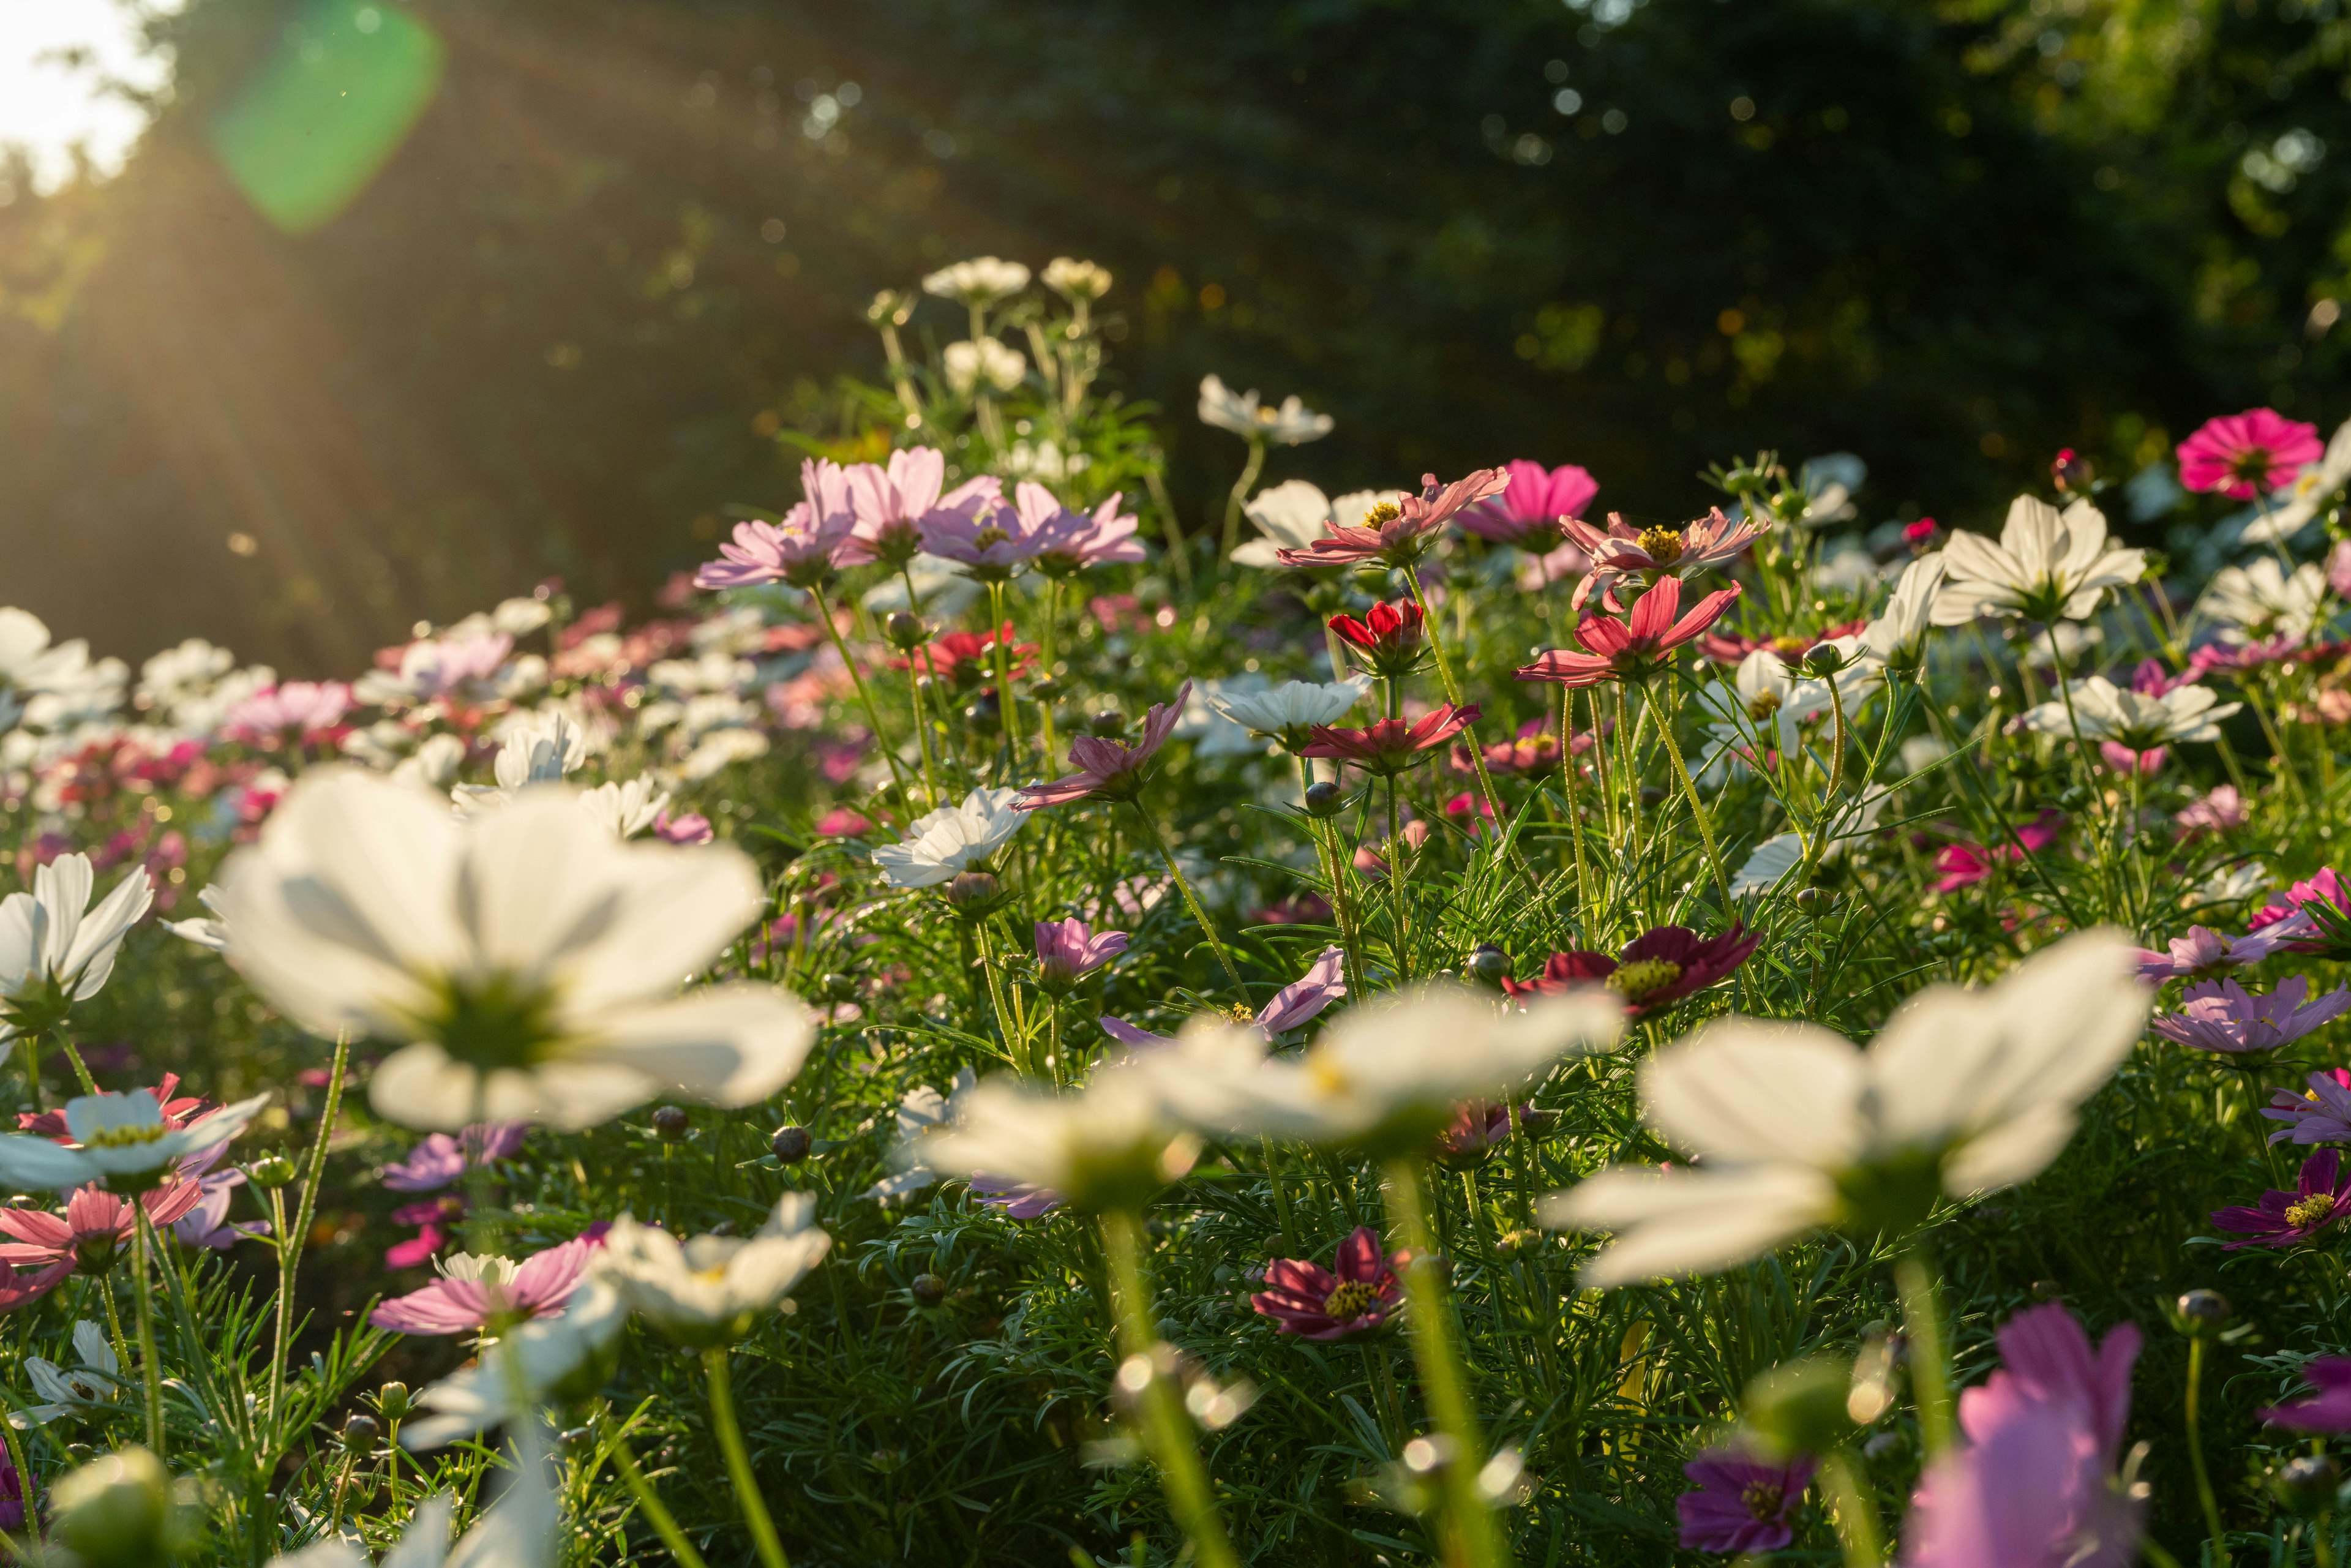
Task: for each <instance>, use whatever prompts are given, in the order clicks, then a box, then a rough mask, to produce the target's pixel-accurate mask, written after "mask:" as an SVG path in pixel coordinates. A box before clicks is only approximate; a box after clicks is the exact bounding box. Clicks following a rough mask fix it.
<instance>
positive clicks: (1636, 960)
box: [1502, 920, 1763, 1019]
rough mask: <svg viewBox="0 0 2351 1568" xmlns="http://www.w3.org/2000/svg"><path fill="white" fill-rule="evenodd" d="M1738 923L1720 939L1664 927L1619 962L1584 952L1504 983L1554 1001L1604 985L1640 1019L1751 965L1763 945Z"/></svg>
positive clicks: (1636, 942)
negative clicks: (1571, 992) (1570, 992)
mask: <svg viewBox="0 0 2351 1568" xmlns="http://www.w3.org/2000/svg"><path fill="white" fill-rule="evenodd" d="M1762 941H1763V937H1762V934H1761V933H1760V932H1757V933H1753V934H1750V933H1749V932H1748V931H1747V929H1746V927H1745V926H1744V925H1741V924H1740V922H1738V921H1736V920H1734V921H1732V922H1731V923H1730V929H1729V930H1728V931H1726V932H1724V933H1723V934H1722V935H1721V936H1699V935H1698V933H1697V932H1695V931H1693V930H1691V929H1690V928H1689V927H1688V926H1687V925H1660V926H1657V927H1656V928H1655V929H1653V930H1650V931H1646V932H1644V933H1643V934H1642V935H1640V936H1635V938H1633V940H1632V941H1631V942H1629V943H1627V944H1626V945H1625V950H1624V951H1623V952H1622V953H1620V954H1618V955H1617V956H1615V957H1613V958H1612V957H1610V956H1608V955H1607V954H1605V953H1591V952H1585V951H1583V950H1581V949H1579V950H1576V951H1573V952H1568V953H1553V954H1552V956H1551V957H1550V959H1549V960H1548V961H1547V962H1546V963H1545V964H1544V965H1543V967H1542V972H1541V974H1539V975H1537V976H1536V977H1534V978H1532V979H1531V980H1508V979H1506V980H1504V981H1503V982H1502V989H1504V990H1505V991H1508V992H1509V993H1510V995H1512V996H1514V997H1517V996H1530V995H1531V996H1555V995H1557V994H1558V993H1559V992H1561V991H1564V990H1568V989H1570V988H1573V987H1576V986H1604V987H1606V988H1608V989H1609V990H1612V991H1614V992H1615V993H1616V994H1617V995H1618V996H1619V997H1621V998H1624V1000H1625V1014H1626V1016H1627V1017H1630V1018H1636V1019H1637V1018H1641V1017H1643V1016H1645V1015H1646V1014H1649V1013H1653V1012H1656V1011H1658V1010H1660V1009H1664V1008H1667V1007H1670V1006H1672V1005H1673V1004H1674V1003H1676V1002H1677V1001H1679V1000H1681V999H1682V998H1684V997H1686V996H1688V995H1689V994H1690V993H1691V992H1692V991H1698V990H1703V989H1704V988H1707V987H1708V986H1710V985H1712V984H1714V983H1715V982H1716V981H1717V980H1719V979H1721V978H1722V977H1725V976H1726V975H1729V974H1730V973H1731V972H1732V971H1733V970H1735V969H1737V968H1738V967H1739V966H1740V965H1741V964H1744V963H1745V962H1747V960H1748V958H1749V956H1750V955H1752V954H1753V953H1754V951H1755V949H1756V948H1757V947H1758V946H1761V945H1762Z"/></svg>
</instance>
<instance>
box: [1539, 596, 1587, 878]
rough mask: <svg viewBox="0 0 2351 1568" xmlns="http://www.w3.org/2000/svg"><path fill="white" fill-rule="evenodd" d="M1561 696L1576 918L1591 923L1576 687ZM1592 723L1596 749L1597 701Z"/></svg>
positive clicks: (1565, 689) (1563, 783) (1564, 782)
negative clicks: (1578, 791)
mask: <svg viewBox="0 0 2351 1568" xmlns="http://www.w3.org/2000/svg"><path fill="white" fill-rule="evenodd" d="M1546 602H1548V601H1546ZM1559 693H1560V696H1559V768H1560V789H1561V792H1562V796H1563V798H1564V799H1565V800H1566V801H1567V841H1568V842H1569V843H1570V844H1572V845H1573V846H1574V849H1575V908H1576V915H1577V918H1579V919H1583V920H1588V919H1590V918H1591V915H1590V911H1591V908H1592V874H1591V873H1590V872H1588V871H1586V870H1585V869H1584V864H1583V810H1582V803H1581V802H1580V801H1579V800H1577V799H1576V789H1577V786H1578V784H1579V783H1580V782H1581V780H1580V779H1578V778H1577V775H1578V774H1580V773H1581V772H1582V771H1583V769H1581V768H1578V767H1576V765H1575V688H1574V687H1573V686H1562V687H1560V689H1559ZM1592 723H1593V731H1594V734H1593V743H1594V745H1595V747H1596V746H1597V743H1598V741H1599V738H1600V737H1599V735H1598V733H1597V731H1598V729H1599V725H1600V713H1599V704H1598V703H1596V702H1595V703H1594V704H1593V715H1592Z"/></svg>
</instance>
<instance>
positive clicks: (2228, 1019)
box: [2141, 969, 2351, 1056]
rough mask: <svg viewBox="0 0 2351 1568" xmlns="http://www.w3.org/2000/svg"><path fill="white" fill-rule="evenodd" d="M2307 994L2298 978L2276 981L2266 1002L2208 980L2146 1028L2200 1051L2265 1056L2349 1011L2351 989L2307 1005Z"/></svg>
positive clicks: (2226, 983)
mask: <svg viewBox="0 0 2351 1568" xmlns="http://www.w3.org/2000/svg"><path fill="white" fill-rule="evenodd" d="M2144 972H2145V971H2144V969H2142V970H2141V973H2142V974H2143V973H2144ZM2309 994H2310V982H2309V981H2308V980H2306V979H2304V977H2302V976H2300V975H2290V976H2288V977H2286V978H2284V979H2283V980H2280V981H2279V982H2278V986H2277V989H2275V990H2273V991H2272V992H2270V993H2269V995H2267V996H2255V995H2253V994H2252V993H2251V992H2249V991H2247V990H2246V989H2245V988H2244V987H2242V986H2241V985H2239V984H2238V983H2237V982H2236V981H2234V980H2206V981H2205V982H2203V983H2202V984H2201V985H2195V986H2190V987H2189V988H2188V994H2187V998H2186V999H2185V1000H2184V1001H2182V1002H2181V1003H2180V1007H2179V1011H2178V1012H2176V1013H2162V1014H2158V1016H2157V1017H2156V1019H2155V1021H2154V1022H2153V1023H2151V1024H2149V1025H2148V1026H2147V1027H2148V1028H2150V1029H2152V1030H2155V1032H2156V1033H2158V1034H2159V1035H2161V1036H2163V1038H2164V1039H2166V1040H2178V1041H2179V1043H2180V1044H2182V1045H2191V1046H2194V1047H2195V1048H2196V1049H2197V1050H2199V1051H2217V1052H2219V1053H2220V1054H2221V1055H2223V1056H2266V1055H2268V1054H2269V1053H2270V1052H2271V1051H2276V1050H2277V1049H2279V1048H2280V1047H2281V1046H2285V1045H2290V1044H2292V1043H2293V1042H2294V1041H2295V1040H2300V1039H2301V1038H2302V1037H2303V1036H2304V1035H2306V1034H2308V1033H2310V1031H2311V1030H2314V1029H2317V1028H2319V1027H2320V1026H2321V1025H2323V1024H2328V1023H2332V1022H2334V1021H2335V1019H2338V1018H2341V1017H2342V1016H2343V1010H2344V1009H2346V1008H2351V987H2346V988H2341V989H2338V990H2332V991H2329V992H2327V993H2326V994H2325V996H2322V997H2319V998H2315V999H2314V1000H2305V999H2304V998H2307V997H2308V996H2309Z"/></svg>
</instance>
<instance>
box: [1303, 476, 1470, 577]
mask: <svg viewBox="0 0 2351 1568" xmlns="http://www.w3.org/2000/svg"><path fill="white" fill-rule="evenodd" d="M1420 484H1421V491H1420V494H1419V495H1417V496H1406V497H1404V498H1403V499H1402V500H1397V501H1382V502H1381V503H1380V504H1379V505H1377V506H1375V507H1373V508H1372V509H1371V510H1370V511H1368V512H1365V513H1364V520H1363V522H1362V523H1361V524H1349V523H1340V522H1333V523H1332V524H1331V525H1330V532H1329V533H1327V534H1325V535H1324V536H1323V537H1322V538H1319V539H1316V540H1315V541H1314V542H1313V543H1312V544H1311V545H1308V546H1307V547H1306V548H1305V549H1280V550H1276V551H1274V552H1273V553H1274V559H1276V560H1279V561H1280V562H1281V564H1282V565H1284V566H1303V567H1315V566H1354V565H1358V564H1360V563H1362V562H1364V561H1367V560H1375V561H1378V562H1379V563H1380V564H1381V565H1383V566H1392V567H1410V566H1411V565H1412V564H1413V563H1414V562H1415V561H1416V560H1418V559H1420V558H1421V556H1422V555H1423V554H1424V553H1425V552H1426V550H1427V549H1428V547H1429V546H1430V545H1431V544H1432V543H1434V542H1435V541H1436V538H1437V530H1438V529H1440V528H1444V527H1445V525H1446V524H1447V523H1448V522H1450V521H1452V520H1453V517H1454V516H1455V515H1456V514H1457V513H1458V512H1459V511H1460V510H1461V508H1463V507H1467V506H1468V505H1469V504H1470V503H1471V502H1473V501H1482V500H1485V499H1486V498H1487V497H1489V496H1498V495H1499V494H1501V493H1502V491H1503V490H1504V489H1506V488H1508V487H1509V485H1510V476H1509V475H1507V474H1505V473H1503V472H1502V471H1501V470H1500V469H1499V468H1480V469H1479V470H1477V471H1476V472H1475V473H1472V474H1470V475H1468V476H1467V477H1464V478H1460V479H1456V480H1455V481H1453V483H1452V484H1450V485H1439V484H1438V483H1437V476H1436V475H1434V474H1424V475H1422V476H1420Z"/></svg>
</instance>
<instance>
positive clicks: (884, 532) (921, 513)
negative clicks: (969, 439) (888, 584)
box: [840, 446, 1001, 571]
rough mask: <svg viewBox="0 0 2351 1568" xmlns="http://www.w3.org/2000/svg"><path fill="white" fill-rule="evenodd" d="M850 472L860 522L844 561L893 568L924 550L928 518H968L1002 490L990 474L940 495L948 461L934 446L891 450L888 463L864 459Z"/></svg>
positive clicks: (851, 492)
mask: <svg viewBox="0 0 2351 1568" xmlns="http://www.w3.org/2000/svg"><path fill="white" fill-rule="evenodd" d="M848 474H849V505H850V510H851V511H852V513H853V514H854V515H855V517H856V523H855V526H854V527H853V528H852V529H851V532H850V536H849V539H848V542H847V543H845V544H843V545H842V546H841V556H840V560H841V565H843V566H881V567H886V568H888V569H889V570H892V571H895V570H899V569H900V568H901V567H904V565H905V564H906V563H907V562H908V561H910V560H912V559H914V557H915V555H916V554H918V553H919V552H920V551H921V549H922V548H923V523H924V521H925V519H926V518H929V517H935V516H936V515H937V514H939V513H941V512H954V513H956V514H959V515H962V516H967V517H968V516H970V515H971V514H973V513H976V512H980V511H985V510H987V508H989V507H993V506H995V504H996V501H997V497H998V495H999V494H1001V491H1000V488H999V486H998V484H997V481H996V479H995V478H994V477H993V476H981V477H979V478H977V479H969V480H966V481H965V482H964V483H963V484H961V485H958V486H956V487H955V488H954V489H953V490H951V491H949V492H947V494H946V495H944V496H942V495H940V494H939V489H940V486H943V485H945V484H946V474H947V460H946V455H944V454H943V453H941V452H940V451H939V449H938V448H937V447H935V446H914V447H909V448H907V449H906V450H905V451H904V452H893V453H892V454H890V463H889V465H888V466H887V467H883V466H882V465H878V464H872V463H860V464H858V465H856V466H854V467H852V468H851V469H849V470H848Z"/></svg>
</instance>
